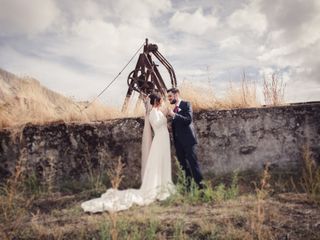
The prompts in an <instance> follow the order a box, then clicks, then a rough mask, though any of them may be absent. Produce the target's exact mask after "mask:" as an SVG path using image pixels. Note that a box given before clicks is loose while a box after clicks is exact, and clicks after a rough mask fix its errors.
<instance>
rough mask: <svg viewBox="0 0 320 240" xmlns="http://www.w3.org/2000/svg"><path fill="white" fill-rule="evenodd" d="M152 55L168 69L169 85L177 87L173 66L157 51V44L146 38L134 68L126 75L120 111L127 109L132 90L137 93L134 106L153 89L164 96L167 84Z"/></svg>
mask: <svg viewBox="0 0 320 240" xmlns="http://www.w3.org/2000/svg"><path fill="white" fill-rule="evenodd" d="M152 55H153V56H155V57H156V58H157V59H158V60H159V61H160V63H161V64H162V65H163V66H164V67H165V68H166V69H167V70H168V72H169V76H170V79H171V87H177V80H176V75H175V73H174V70H173V67H172V66H171V64H170V63H169V62H168V61H167V59H165V57H164V56H163V55H162V54H161V53H160V52H159V51H158V46H157V45H156V44H151V43H148V39H146V42H145V44H144V48H143V53H141V54H140V55H139V59H138V62H137V64H136V67H135V69H134V70H133V71H132V72H130V74H129V76H128V80H127V83H128V87H129V88H128V91H127V95H126V98H125V101H124V103H123V106H122V112H126V111H127V108H128V105H129V102H130V98H131V97H132V94H133V92H134V91H136V92H138V93H139V99H138V102H137V104H136V108H137V107H138V106H139V105H140V103H141V99H142V97H143V96H144V95H148V94H150V93H152V92H153V91H158V92H160V94H161V95H162V96H163V97H165V96H166V92H167V86H166V85H165V82H164V81H163V78H162V77H161V75H160V72H159V70H158V65H157V64H156V63H155V62H154V61H153V60H152Z"/></svg>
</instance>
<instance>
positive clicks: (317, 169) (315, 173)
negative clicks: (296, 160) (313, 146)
mask: <svg viewBox="0 0 320 240" xmlns="http://www.w3.org/2000/svg"><path fill="white" fill-rule="evenodd" d="M303 163H304V164H303V169H302V177H301V186H302V188H303V190H304V191H305V192H306V193H307V195H308V198H309V199H310V200H311V201H314V202H315V203H317V204H319V205H320V166H318V165H317V163H316V162H315V160H314V159H313V158H312V156H311V152H310V149H309V146H308V145H305V146H303Z"/></svg>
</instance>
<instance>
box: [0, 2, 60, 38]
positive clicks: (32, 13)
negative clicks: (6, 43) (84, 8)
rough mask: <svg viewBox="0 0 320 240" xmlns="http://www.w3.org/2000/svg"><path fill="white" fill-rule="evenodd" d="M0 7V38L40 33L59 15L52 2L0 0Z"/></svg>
mask: <svg viewBox="0 0 320 240" xmlns="http://www.w3.org/2000/svg"><path fill="white" fill-rule="evenodd" d="M0 6H1V7H0V36H1V35H11V34H18V35H20V34H27V35H32V34H36V33H40V32H42V31H44V30H46V29H47V28H48V27H50V25H51V24H52V23H53V22H54V20H55V19H56V18H57V16H58V15H59V9H58V8H57V6H56V4H55V2H54V1H52V0H29V1H19V0H1V1H0Z"/></svg>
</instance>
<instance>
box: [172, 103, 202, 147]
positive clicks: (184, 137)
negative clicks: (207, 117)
mask: <svg viewBox="0 0 320 240" xmlns="http://www.w3.org/2000/svg"><path fill="white" fill-rule="evenodd" d="M179 109H181V110H180V111H179V112H178V113H176V114H175V116H174V118H173V119H172V133H173V140H174V142H177V141H178V142H179V143H180V144H181V145H183V146H193V145H194V144H197V143H198V140H197V137H196V133H195V130H194V125H193V112H192V107H191V104H190V102H187V101H181V102H180V104H179Z"/></svg>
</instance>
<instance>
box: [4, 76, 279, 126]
mask: <svg viewBox="0 0 320 240" xmlns="http://www.w3.org/2000/svg"><path fill="white" fill-rule="evenodd" d="M13 76H14V75H13ZM11 78H12V77H11ZM0 80H1V79H0ZM14 80H15V82H14V86H15V88H14V93H13V94H11V95H10V94H7V93H6V92H5V91H4V92H1V91H0V94H2V95H3V96H4V97H3V96H2V97H1V99H0V128H5V127H12V126H16V125H23V124H26V123H28V122H31V123H35V124H45V123H49V122H56V121H65V122H89V121H102V120H106V119H114V118H124V117H138V116H143V113H144V110H143V104H135V102H136V100H137V96H136V98H135V99H132V100H133V101H132V102H131V103H130V106H131V108H132V109H133V111H129V112H128V113H122V112H121V110H120V108H115V107H111V106H106V105H104V104H102V103H101V102H99V101H94V102H93V103H92V104H90V105H89V106H88V104H89V102H75V101H74V100H73V99H71V98H67V97H64V96H62V95H60V94H58V93H55V92H53V91H51V90H49V89H47V88H45V87H43V86H41V85H40V83H39V82H38V81H37V80H35V79H32V78H18V79H14ZM0 88H1V81H0ZM284 88H285V85H284V84H283V83H282V81H281V79H279V78H278V77H277V75H275V74H273V75H272V77H271V79H267V78H265V79H264V82H263V96H264V97H265V102H266V103H267V104H270V105H279V104H283V102H284ZM179 89H180V91H181V96H182V98H183V99H186V100H189V101H190V102H191V103H192V106H193V109H194V110H196V111H197V110H205V109H234V108H247V107H260V106H261V103H260V101H259V99H258V97H257V95H258V94H257V84H256V82H255V81H252V80H249V79H248V78H247V76H246V74H245V73H243V76H242V79H241V81H240V82H239V83H235V82H232V81H230V82H229V84H228V87H227V89H226V91H225V95H224V96H219V97H218V96H217V93H216V92H215V89H214V88H213V87H211V86H205V85H197V84H194V83H182V84H181V85H180V86H179ZM0 90H1V89H0ZM3 100H4V101H3ZM86 106H88V107H87V108H86Z"/></svg>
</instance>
